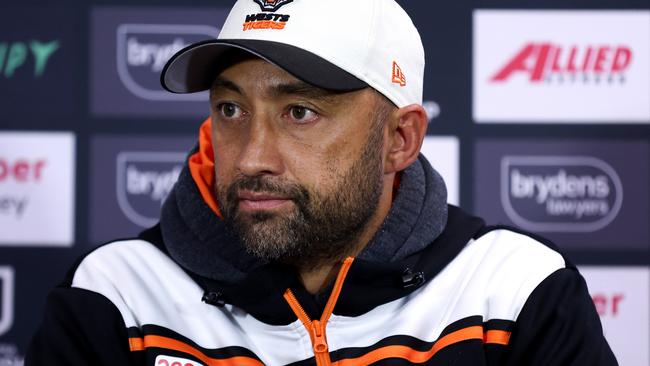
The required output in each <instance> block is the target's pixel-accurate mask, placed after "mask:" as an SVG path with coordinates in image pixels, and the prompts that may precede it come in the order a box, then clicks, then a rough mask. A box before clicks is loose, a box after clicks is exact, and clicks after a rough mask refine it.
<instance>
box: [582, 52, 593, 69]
mask: <svg viewBox="0 0 650 366" xmlns="http://www.w3.org/2000/svg"><path fill="white" fill-rule="evenodd" d="M592 53H593V50H592V49H591V47H587V54H586V55H585V59H584V61H583V62H582V71H583V72H587V71H588V70H589V67H590V64H591V54H592Z"/></svg>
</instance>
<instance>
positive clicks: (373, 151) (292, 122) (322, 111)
mask: <svg viewBox="0 0 650 366" xmlns="http://www.w3.org/2000/svg"><path fill="white" fill-rule="evenodd" d="M377 98H379V97H378V96H377V94H376V93H375V92H374V91H372V90H371V89H364V90H361V91H356V92H351V93H345V94H333V93H330V92H327V91H325V90H322V89H318V88H315V87H313V86H310V85H308V84H305V83H303V82H301V81H299V80H298V79H296V78H294V77H293V76H291V75H290V74H288V73H286V72H285V71H283V70H282V69H280V68H278V67H276V66H274V65H271V64H269V63H267V62H265V61H263V60H260V59H248V60H245V61H242V62H239V63H237V64H235V65H233V66H231V67H229V68H227V69H226V70H224V71H223V72H222V73H221V74H220V75H219V76H218V77H217V79H216V80H215V82H214V85H213V87H212V89H211V93H210V100H211V116H212V121H213V124H212V126H213V134H212V135H213V146H214V155H215V172H216V196H217V201H218V203H219V207H220V208H221V211H222V213H223V216H224V220H225V221H226V223H227V224H228V225H229V226H230V227H231V228H232V229H233V231H234V232H235V233H236V234H237V236H238V237H239V238H240V239H241V240H242V242H243V244H244V245H245V246H246V248H247V250H248V251H249V252H251V253H252V254H254V255H256V256H258V257H260V258H261V259H264V260H280V261H283V262H287V263H291V264H295V265H298V266H302V267H314V266H317V265H318V264H320V263H322V262H323V261H328V260H335V259H339V258H342V257H345V256H346V255H347V254H349V251H350V250H351V248H350V245H351V242H353V241H354V240H355V239H356V238H357V236H358V235H359V234H360V233H361V232H362V231H363V229H364V228H365V227H366V225H367V224H368V222H369V221H370V219H371V218H372V217H373V214H375V212H376V209H377V205H378V202H379V197H380V194H381V187H382V179H383V157H382V139H383V121H377V120H376V119H377V117H376V113H373V112H376V111H375V110H376V108H377V105H378V102H377Z"/></svg>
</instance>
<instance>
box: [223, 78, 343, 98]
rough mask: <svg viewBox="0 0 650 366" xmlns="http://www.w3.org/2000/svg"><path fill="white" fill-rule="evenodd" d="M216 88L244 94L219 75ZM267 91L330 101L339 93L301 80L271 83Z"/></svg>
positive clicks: (232, 83)
mask: <svg viewBox="0 0 650 366" xmlns="http://www.w3.org/2000/svg"><path fill="white" fill-rule="evenodd" d="M218 89H227V90H230V91H232V92H235V93H237V94H240V95H244V92H243V91H242V89H241V88H240V87H239V86H238V85H237V84H235V83H234V82H232V81H230V80H228V79H224V78H221V77H218V78H216V79H215V80H214V82H213V83H212V87H211V91H215V90H218ZM268 93H269V95H271V96H286V95H296V96H301V97H305V98H309V99H317V100H321V101H324V102H331V101H332V99H333V98H334V97H335V96H337V95H338V94H340V93H336V92H332V91H329V90H325V89H322V88H318V87H315V86H313V85H310V84H307V83H305V82H302V81H295V82H288V83H282V84H277V85H273V86H271V87H270V89H269V90H268Z"/></svg>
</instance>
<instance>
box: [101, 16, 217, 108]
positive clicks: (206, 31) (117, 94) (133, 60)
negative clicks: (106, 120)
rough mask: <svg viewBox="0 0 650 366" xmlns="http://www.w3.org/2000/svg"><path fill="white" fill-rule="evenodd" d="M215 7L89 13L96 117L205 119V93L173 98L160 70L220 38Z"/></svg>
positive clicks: (177, 95)
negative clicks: (197, 45) (191, 46)
mask: <svg viewBox="0 0 650 366" xmlns="http://www.w3.org/2000/svg"><path fill="white" fill-rule="evenodd" d="M226 15H227V11H226V10H225V9H215V8H174V9H171V8H169V9H166V8H146V7H141V8H136V7H95V8H93V10H92V13H91V29H92V32H91V37H92V39H91V42H90V45H91V47H90V52H91V54H90V62H91V72H90V79H91V110H92V112H93V114H95V115H98V116H143V117H158V118H160V117H167V118H173V117H184V116H190V117H202V116H205V115H207V113H208V108H207V103H206V102H207V99H208V97H207V92H204V93H195V94H172V93H169V92H167V91H165V90H164V89H163V88H162V86H161V85H160V72H161V71H162V68H163V66H165V63H166V62H167V60H169V58H170V57H171V56H172V55H173V54H174V53H176V51H178V50H180V49H182V48H184V47H186V46H187V45H189V44H191V43H194V42H198V41H202V40H205V39H208V38H213V37H215V36H216V35H217V34H219V31H220V27H221V25H222V24H223V21H224V20H225V18H226Z"/></svg>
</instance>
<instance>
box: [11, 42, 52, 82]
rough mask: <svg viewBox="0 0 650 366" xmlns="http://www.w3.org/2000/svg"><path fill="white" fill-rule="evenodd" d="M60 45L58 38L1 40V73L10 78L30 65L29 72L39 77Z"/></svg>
mask: <svg viewBox="0 0 650 366" xmlns="http://www.w3.org/2000/svg"><path fill="white" fill-rule="evenodd" d="M60 46H61V45H60V42H59V41H58V40H51V41H45V42H42V41H38V40H35V39H33V40H30V41H27V42H0V75H2V76H4V77H5V78H7V79H10V78H11V77H13V76H14V74H15V73H16V72H17V71H19V70H21V69H23V68H28V66H27V65H30V66H29V73H31V74H32V75H33V76H34V77H35V78H39V77H41V76H42V75H43V73H44V72H45V70H46V69H47V65H48V63H49V61H50V59H51V58H52V56H53V55H54V54H55V53H56V51H57V50H58V49H59V48H60Z"/></svg>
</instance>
